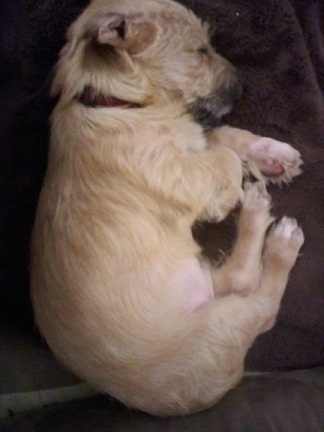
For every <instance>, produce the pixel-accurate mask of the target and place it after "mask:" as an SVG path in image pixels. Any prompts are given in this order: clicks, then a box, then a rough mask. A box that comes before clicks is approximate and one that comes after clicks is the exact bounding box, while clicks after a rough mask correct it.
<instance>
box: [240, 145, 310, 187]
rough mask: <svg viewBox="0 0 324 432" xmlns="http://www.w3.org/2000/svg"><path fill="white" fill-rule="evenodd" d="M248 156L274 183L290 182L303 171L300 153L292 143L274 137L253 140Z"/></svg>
mask: <svg viewBox="0 0 324 432" xmlns="http://www.w3.org/2000/svg"><path fill="white" fill-rule="evenodd" d="M247 157H248V160H251V162H252V164H254V165H256V166H257V168H258V169H259V170H260V172H261V174H262V175H263V176H265V177H266V179H267V180H269V181H271V182H273V183H282V182H284V183H289V182H290V181H291V180H292V179H293V178H294V177H296V176H297V175H299V174H301V172H302V170H301V165H302V163H303V162H302V159H301V156H300V153H299V152H298V151H297V150H295V149H294V148H293V147H292V146H291V145H289V144H287V143H283V142H280V141H277V140H274V139H272V138H260V139H258V140H257V141H255V142H253V143H252V144H251V145H250V148H249V150H248V153H247Z"/></svg>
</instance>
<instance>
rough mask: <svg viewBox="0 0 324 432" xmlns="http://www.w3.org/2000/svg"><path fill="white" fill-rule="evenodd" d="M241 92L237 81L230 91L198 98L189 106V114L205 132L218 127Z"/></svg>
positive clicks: (217, 92)
mask: <svg viewBox="0 0 324 432" xmlns="http://www.w3.org/2000/svg"><path fill="white" fill-rule="evenodd" d="M242 91H243V86H242V84H241V82H240V81H237V82H236V83H235V85H234V86H232V87H231V88H230V89H227V90H223V91H222V92H219V91H214V92H212V93H211V94H210V95H209V96H206V97H198V98H197V99H196V100H195V101H194V102H193V103H192V104H191V105H190V106H189V112H190V113H191V114H192V115H193V117H194V119H195V121H196V122H197V123H199V124H200V125H201V126H202V127H203V128H204V130H205V131H208V130H211V129H213V128H215V127H217V126H220V124H221V123H222V119H223V117H224V116H225V115H226V114H229V113H230V112H231V110H232V108H233V106H234V104H235V102H236V101H237V100H238V99H239V98H240V96H241V94H242Z"/></svg>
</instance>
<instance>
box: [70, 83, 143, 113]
mask: <svg viewBox="0 0 324 432" xmlns="http://www.w3.org/2000/svg"><path fill="white" fill-rule="evenodd" d="M79 101H80V102H81V103H82V104H83V105H86V106H89V107H93V108H95V107H111V108H113V107H129V108H134V107H138V106H139V105H138V104H136V103H133V102H128V101H124V100H121V99H119V98H117V97H114V96H106V95H104V94H102V93H96V92H95V91H94V89H93V88H91V87H86V88H85V89H84V91H83V93H82V95H81V96H80V98H79Z"/></svg>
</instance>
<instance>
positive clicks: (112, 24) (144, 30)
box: [97, 14, 156, 54]
mask: <svg viewBox="0 0 324 432" xmlns="http://www.w3.org/2000/svg"><path fill="white" fill-rule="evenodd" d="M155 36H156V27H155V25H154V24H153V23H152V22H149V21H146V20H145V19H144V18H142V17H140V16H124V15H121V14H107V15H106V16H105V17H102V18H101V20H100V24H99V29H98V34H97V41H98V42H99V43H100V44H107V45H110V46H113V47H115V48H121V49H125V50H127V51H129V52H131V53H132V54H137V53H140V52H142V51H144V50H145V49H146V48H148V47H149V46H150V45H151V44H152V43H153V42H154V39H155Z"/></svg>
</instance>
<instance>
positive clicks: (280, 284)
mask: <svg viewBox="0 0 324 432" xmlns="http://www.w3.org/2000/svg"><path fill="white" fill-rule="evenodd" d="M303 243H304V234H303V231H302V230H301V228H299V227H298V225H297V222H296V220H295V219H291V218H287V217H284V218H283V219H281V220H280V221H279V223H278V224H277V225H275V226H274V227H273V228H272V229H271V231H270V233H269V235H268V237H267V239H266V242H265V248H264V253H263V258H262V262H263V275H262V280H261V286H260V290H259V293H258V295H259V296H266V297H268V298H269V300H270V301H269V304H273V308H274V311H273V318H272V319H270V321H269V322H268V323H265V325H264V327H263V328H262V332H265V331H268V330H270V328H272V327H273V325H274V322H275V319H276V312H277V305H278V304H279V303H280V301H281V298H282V296H283V294H284V291H285V288H286V284H287V281H288V276H289V272H290V270H291V268H292V267H293V265H294V264H295V262H296V259H297V256H298V252H299V249H300V248H301V246H302V244H303Z"/></svg>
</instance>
